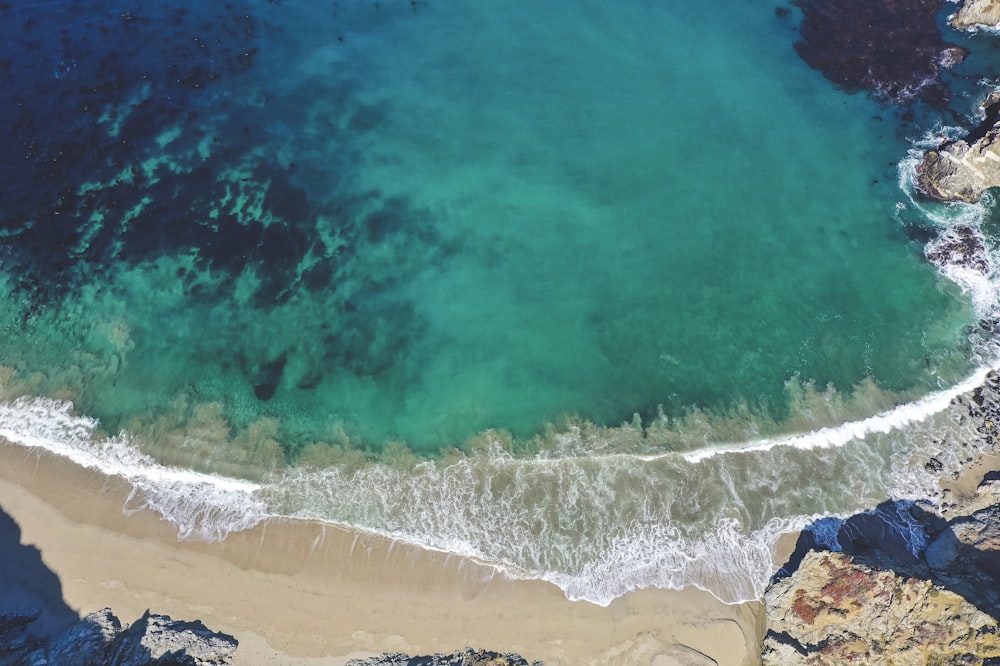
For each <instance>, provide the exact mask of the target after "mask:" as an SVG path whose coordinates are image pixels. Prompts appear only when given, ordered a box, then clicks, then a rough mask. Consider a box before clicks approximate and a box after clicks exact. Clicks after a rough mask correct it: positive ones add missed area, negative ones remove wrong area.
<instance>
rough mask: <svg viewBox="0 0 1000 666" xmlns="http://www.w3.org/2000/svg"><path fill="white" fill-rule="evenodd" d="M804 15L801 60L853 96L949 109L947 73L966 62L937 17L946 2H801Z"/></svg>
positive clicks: (797, 47)
mask: <svg viewBox="0 0 1000 666" xmlns="http://www.w3.org/2000/svg"><path fill="white" fill-rule="evenodd" d="M794 4H795V5H796V6H798V7H799V8H801V9H802V13H803V19H802V23H801V25H800V27H799V32H800V34H801V36H802V39H801V40H800V41H799V42H798V43H796V44H795V50H796V52H798V54H799V56H800V57H801V58H802V59H803V60H804V61H805V62H806V63H807V64H808V65H809V66H810V67H812V68H814V69H818V70H819V71H821V72H822V73H823V76H825V77H826V78H827V79H829V80H830V81H832V82H834V83H835V84H837V85H838V86H840V87H841V88H843V89H844V90H845V91H847V92H851V93H853V92H859V91H866V92H869V93H871V94H872V95H873V96H874V97H875V98H876V99H878V100H879V101H880V102H883V103H888V104H907V103H910V102H914V101H922V102H925V103H926V104H928V105H929V106H931V107H934V108H937V109H943V108H944V107H945V106H947V104H948V102H949V99H950V96H951V94H950V92H949V90H948V88H947V86H946V85H945V84H944V82H943V81H942V80H941V71H942V69H943V68H944V67H945V66H950V65H952V64H955V63H957V62H961V60H962V59H963V58H964V57H965V55H966V51H965V50H964V49H962V48H960V47H958V46H955V45H954V44H948V43H946V42H945V41H944V39H943V38H942V36H941V32H940V30H939V29H938V26H937V23H936V20H935V17H936V15H937V13H938V11H939V10H940V9H941V5H942V3H941V2H940V0H795V2H794Z"/></svg>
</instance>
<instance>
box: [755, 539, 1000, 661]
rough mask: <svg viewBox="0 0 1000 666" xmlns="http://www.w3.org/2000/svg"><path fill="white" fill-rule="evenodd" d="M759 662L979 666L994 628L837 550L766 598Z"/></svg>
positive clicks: (911, 581) (997, 645)
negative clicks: (964, 665) (762, 648)
mask: <svg viewBox="0 0 1000 666" xmlns="http://www.w3.org/2000/svg"><path fill="white" fill-rule="evenodd" d="M764 604H765V608H766V610H767V618H768V632H767V635H766V636H765V640H764V650H763V653H762V663H763V664H764V665H765V666H767V665H775V666H777V665H779V664H780V665H781V666H794V665H795V664H803V665H805V664H809V665H811V666H823V665H825V664H831V665H833V664H845V663H863V664H869V665H872V666H877V665H879V664H887V665H888V664H903V663H906V664H928V663H940V664H984V663H989V662H987V660H988V659H1000V626H998V623H997V620H996V619H995V618H994V617H992V616H990V615H988V614H986V613H984V612H982V611H980V610H979V609H977V608H976V607H975V606H973V605H972V604H970V603H969V602H967V601H966V600H965V599H963V598H962V597H960V596H959V595H957V594H955V593H953V592H950V591H948V590H945V589H943V588H941V587H938V586H936V585H934V584H933V583H931V582H930V581H927V580H921V579H918V578H903V577H901V576H898V575H897V574H896V573H895V572H893V571H879V570H876V569H872V568H870V567H867V566H864V565H861V564H858V563H856V562H854V560H853V558H851V557H850V556H848V555H844V554H843V553H833V552H828V551H827V552H824V551H811V552H809V553H808V554H807V555H806V557H805V558H804V559H803V560H802V562H801V564H800V565H799V568H798V569H797V570H796V571H795V572H794V573H793V574H792V575H790V576H789V577H787V578H784V579H782V580H779V581H777V582H775V583H774V584H772V586H771V587H770V588H769V589H768V591H767V593H766V594H765V597H764Z"/></svg>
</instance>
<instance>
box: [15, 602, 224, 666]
mask: <svg viewBox="0 0 1000 666" xmlns="http://www.w3.org/2000/svg"><path fill="white" fill-rule="evenodd" d="M38 615H39V613H38V612H37V611H28V612H25V613H8V614H6V615H3V616H0V644H2V646H3V647H2V648H0V666H8V665H9V666H15V665H16V666H96V665H97V664H100V665H101V666H224V665H226V664H229V663H231V661H232V658H233V653H234V652H235V651H236V647H237V641H236V639H235V638H233V637H232V636H228V635H226V634H222V633H216V632H213V631H211V630H209V629H208V628H207V627H205V625H204V624H202V623H201V622H198V621H195V622H182V621H178V620H172V619H170V618H169V617H168V616H166V615H151V614H150V613H149V611H146V613H145V614H144V615H143V616H142V617H141V618H139V619H138V620H136V621H135V622H134V623H133V624H132V626H130V627H128V628H127V629H122V623H121V622H120V621H119V620H118V618H117V617H115V615H114V614H113V613H112V612H111V610H110V609H108V608H105V609H104V610H100V611H97V612H96V613H91V614H90V615H87V616H86V617H84V618H82V619H80V621H78V622H76V623H74V624H72V625H70V626H69V627H67V628H66V629H64V630H63V631H62V632H60V633H59V634H57V635H56V636H54V637H52V638H51V639H49V640H47V641H45V640H41V639H37V638H33V637H31V635H30V634H29V631H28V630H29V625H30V624H31V623H32V622H33V621H34V620H35V619H36V618H37V617H38Z"/></svg>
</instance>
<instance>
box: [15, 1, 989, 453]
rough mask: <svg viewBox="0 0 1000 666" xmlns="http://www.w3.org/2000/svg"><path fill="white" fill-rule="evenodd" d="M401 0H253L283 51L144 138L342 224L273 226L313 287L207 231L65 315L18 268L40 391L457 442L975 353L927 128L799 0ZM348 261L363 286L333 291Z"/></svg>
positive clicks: (18, 351)
mask: <svg viewBox="0 0 1000 666" xmlns="http://www.w3.org/2000/svg"><path fill="white" fill-rule="evenodd" d="M383 4H384V7H382V8H381V9H375V8H373V7H368V6H365V7H360V6H357V7H352V8H349V9H341V10H339V11H340V14H339V15H334V14H335V12H333V11H332V10H330V11H322V12H320V11H317V10H316V8H315V7H314V6H313V5H312V4H310V3H295V2H283V3H281V6H280V8H277V7H265V6H260V7H258V6H256V5H255V6H254V9H255V11H257V12H259V14H260V15H261V16H263V17H265V18H266V19H267V26H268V27H266V28H265V27H262V28H261V30H260V32H261V35H262V36H261V44H260V53H259V55H258V56H257V61H256V62H257V64H256V66H255V68H254V69H253V70H252V71H251V72H250V73H249V74H247V75H246V76H244V77H243V78H240V79H238V80H234V81H233V82H224V83H223V84H222V85H223V87H221V88H218V89H216V92H214V93H213V96H211V97H208V98H206V99H203V100H201V101H200V102H199V103H200V104H202V105H203V106H204V108H203V109H201V115H200V116H198V118H199V119H198V120H197V121H196V122H195V123H193V124H188V125H184V124H181V125H169V126H164V127H162V128H161V131H160V132H158V133H157V134H158V137H157V139H158V140H150V141H149V142H147V143H146V144H144V145H141V146H139V147H138V148H137V150H138V151H139V152H140V153H141V154H142V155H143V156H145V157H146V158H147V159H150V160H154V161H159V162H162V163H164V164H168V165H171V166H170V168H169V169H163V170H162V171H161V173H162V174H163V176H162V177H164V178H170V177H171V176H170V173H171V170H172V171H173V172H174V173H179V172H190V171H191V170H193V169H195V168H196V167H197V165H198V164H199V160H200V159H201V158H200V157H198V156H199V155H203V154H205V153H206V152H212V151H216V152H215V153H213V155H215V156H218V155H221V157H219V158H218V160H217V161H216V162H213V165H218V164H220V163H221V164H223V165H226V166H227V167H228V171H225V170H218V171H216V172H214V173H212V174H210V175H211V177H214V178H215V179H217V180H218V181H221V182H231V185H232V187H231V188H230V192H231V195H232V197H231V198H230V199H225V200H223V199H219V200H217V201H216V203H215V207H214V209H215V210H216V212H217V211H218V210H223V211H225V210H230V209H234V208H235V207H236V206H237V204H238V202H240V201H243V200H250V201H251V203H252V202H253V196H255V195H254V194H253V187H254V186H255V184H256V185H258V186H259V187H258V190H257V193H258V194H259V193H260V191H263V190H262V189H261V188H264V189H266V188H267V187H268V186H269V185H268V183H271V185H270V187H272V188H273V187H274V185H273V183H274V182H277V176H275V174H279V173H280V177H281V178H283V179H286V180H287V181H288V182H290V183H292V184H293V185H294V186H295V187H298V188H301V189H302V191H304V192H305V193H306V194H307V196H308V199H309V205H310V207H311V210H312V213H311V215H310V216H308V217H307V218H305V219H291V218H288V219H281V217H280V216H272V217H274V221H272V222H268V224H277V225H281V224H285V225H288V226H289V228H291V227H292V226H296V228H299V229H302V230H304V234H305V237H306V238H308V239H310V241H309V242H313V241H315V240H316V239H320V240H321V241H322V243H321V244H316V245H312V246H311V247H312V249H310V250H308V251H307V252H305V253H304V254H303V258H302V259H301V261H300V262H299V264H298V267H297V269H296V270H295V271H293V273H292V274H290V275H291V277H290V278H289V279H290V280H292V279H294V280H297V281H295V282H293V283H292V284H291V286H290V291H291V295H290V296H289V297H288V298H287V299H285V300H284V301H281V302H279V301H276V300H275V301H269V300H267V299H263V300H262V298H261V297H260V289H259V287H260V282H261V281H260V279H259V276H258V275H257V273H255V270H254V266H253V265H252V264H248V265H246V266H237V267H236V268H232V267H230V268H229V269H228V271H229V272H228V273H226V272H224V271H222V272H220V271H219V270H218V269H216V268H206V267H205V266H203V265H200V264H199V261H198V258H199V251H198V250H197V248H194V249H191V250H190V251H186V252H166V253H161V254H160V255H151V256H150V257H149V258H146V259H143V260H141V261H128V262H126V261H124V259H123V261H121V262H116V263H112V264H110V265H107V266H104V267H101V269H100V270H97V271H95V272H94V273H93V274H92V279H91V281H90V282H89V283H87V284H85V285H83V286H82V287H81V288H80V289H79V290H77V291H75V292H74V293H71V294H69V295H68V296H64V297H61V298H60V299H57V300H55V301H50V302H46V303H43V304H41V305H38V304H34V305H33V304H32V303H30V302H28V301H26V300H25V299H24V298H23V297H21V296H19V294H18V293H17V292H16V291H15V290H13V289H12V290H11V291H8V292H7V296H6V297H5V298H4V299H3V300H2V307H3V312H2V317H3V319H2V326H3V330H4V332H5V336H4V339H3V340H2V341H0V359H2V364H3V365H7V366H10V367H13V368H15V369H16V370H17V373H18V374H17V377H18V378H19V381H20V383H21V384H23V385H25V386H27V387H29V389H30V390H32V391H37V392H41V393H48V394H55V395H60V396H65V397H70V398H71V399H73V400H74V401H75V403H76V405H77V407H78V409H80V410H81V411H82V412H84V413H87V414H90V415H93V416H97V417H99V418H100V419H101V421H102V425H103V427H105V428H106V429H108V430H109V431H112V432H114V431H116V430H117V429H118V428H121V427H128V428H130V429H133V430H138V431H140V432H142V431H143V430H144V429H145V430H146V431H148V432H150V433H153V434H156V435H158V436H162V435H163V433H164V432H167V431H174V430H184V429H185V428H187V429H188V430H191V431H194V430H196V429H197V428H200V427H202V426H204V427H205V428H208V429H210V430H212V431H213V432H214V433H215V434H216V436H219V437H229V438H234V437H236V438H238V437H240V436H245V435H246V433H247V432H249V431H250V430H252V429H256V430H254V432H255V433H256V434H255V435H254V436H253V437H250V439H254V441H259V440H260V439H261V438H263V439H266V440H267V441H268V442H270V444H268V446H270V447H272V448H273V447H276V446H280V447H282V448H284V450H285V451H286V452H295V451H297V450H299V449H300V448H301V447H303V446H305V445H308V444H310V443H313V442H326V443H339V444H346V445H348V446H352V447H358V448H367V449H378V448H379V447H380V446H381V445H382V444H383V443H384V442H386V441H402V442H405V443H406V444H407V445H409V446H410V447H412V448H415V449H417V450H419V451H421V452H423V453H425V454H435V453H436V452H437V451H439V450H440V449H442V448H445V447H448V446H459V445H462V443H463V442H465V441H466V440H468V438H470V437H472V436H474V435H475V434H477V433H479V432H481V431H483V430H485V429H489V428H495V429H500V430H505V431H509V432H510V433H512V434H513V435H514V436H515V437H516V438H518V439H519V440H526V439H529V438H530V437H532V436H534V435H536V434H538V433H540V432H542V431H543V430H544V429H545V427H546V425H547V424H551V423H558V422H561V421H562V420H564V419H566V418H567V417H569V418H574V419H578V420H584V421H590V422H594V423H596V424H602V425H616V424H619V423H622V422H626V421H632V419H633V415H634V414H636V413H638V414H639V415H640V416H641V417H642V419H643V420H644V422H646V423H647V424H648V423H650V422H651V421H652V420H655V419H656V418H657V416H658V415H665V416H668V417H679V416H682V415H684V414H686V413H688V412H690V411H691V410H692V409H695V408H697V409H699V410H703V411H707V412H709V413H715V414H725V413H727V412H733V411H734V410H735V411H739V412H740V413H741V414H744V415H749V416H747V417H746V418H747V420H748V421H749V422H754V421H755V419H756V420H759V422H760V424H771V423H772V422H773V421H782V420H784V419H788V418H789V417H792V416H793V414H792V408H791V406H790V404H789V399H790V393H789V385H790V384H789V383H790V382H792V383H796V384H813V385H815V386H816V387H818V389H819V390H823V389H824V388H825V387H828V386H829V387H832V388H834V389H836V390H837V391H838V392H840V393H841V394H848V395H849V394H850V393H851V391H852V390H853V388H854V387H855V386H857V385H858V384H859V383H862V382H865V383H866V384H867V385H869V386H872V385H873V386H875V387H877V389H879V390H880V391H882V392H884V393H885V394H886V395H888V396H890V397H889V398H888V399H889V400H890V401H891V400H892V399H893V398H892V396H896V397H898V398H899V399H902V398H903V397H904V396H914V395H919V394H921V393H923V392H925V391H926V390H928V389H929V388H933V387H936V386H938V385H939V384H940V383H942V382H943V383H948V382H950V381H953V380H954V379H956V378H957V377H959V376H961V375H962V374H963V373H964V372H965V371H966V370H967V368H968V361H967V355H968V352H967V349H966V336H967V333H966V331H965V329H964V327H965V326H966V325H968V324H969V323H970V322H971V321H972V315H971V314H970V312H969V309H968V307H967V305H966V303H965V302H964V300H963V298H962V297H961V295H960V294H959V293H958V291H957V289H956V288H954V287H953V286H950V284H949V283H947V282H945V281H944V280H943V279H942V278H941V277H940V276H938V275H937V274H936V273H935V271H934V269H933V267H931V266H930V265H928V264H927V263H926V262H925V261H924V260H923V258H922V254H921V247H920V246H919V245H918V244H917V243H915V242H913V241H909V240H907V238H906V236H905V235H904V234H903V233H902V230H901V229H900V228H899V224H898V222H896V221H895V219H894V216H893V212H894V210H895V207H896V204H897V202H899V201H901V200H902V197H903V195H902V193H901V192H900V191H899V189H898V187H897V184H896V170H895V164H896V162H897V161H898V160H899V159H900V158H901V157H902V156H903V155H904V154H905V152H906V148H907V146H908V144H906V142H905V141H904V140H903V139H901V138H900V137H899V136H897V127H896V124H895V123H896V119H895V118H894V117H893V116H892V114H891V113H888V112H884V111H882V110H880V109H879V108H878V107H877V106H876V105H875V104H874V103H873V102H871V101H870V100H868V99H866V98H864V97H862V96H846V95H844V94H843V93H840V92H838V91H836V90H834V89H833V88H832V87H831V86H830V84H829V83H828V82H827V81H826V80H824V79H823V78H822V77H821V76H820V75H819V74H818V73H816V72H813V71H811V70H809V69H808V68H807V67H806V66H805V65H804V64H803V63H802V62H801V61H799V60H798V58H797V57H796V56H795V53H794V51H793V50H792V46H791V45H792V43H793V41H794V39H795V33H794V23H793V22H792V20H791V19H787V18H785V19H782V18H779V17H776V16H775V13H774V10H773V7H771V6H761V5H754V4H752V3H742V4H741V3H728V5H727V7H726V10H725V11H721V10H719V11H716V10H714V9H713V10H712V11H710V12H705V11H704V8H702V7H700V6H698V5H678V4H677V3H653V2H640V3H634V4H632V5H630V6H628V7H617V6H613V5H608V4H606V3H583V4H581V3H569V2H562V1H561V0H560V1H558V2H554V3H546V4H545V5H544V6H540V5H538V4H537V3H528V2H514V3H508V4H507V5H505V6H504V7H503V8H502V11H501V10H499V9H498V8H497V7H494V6H490V5H483V4H482V3H472V2H452V3H441V4H438V3H428V4H427V5H426V6H424V5H420V6H419V7H418V8H417V9H416V10H411V8H410V6H409V5H408V4H404V3H399V4H397V3H383ZM337 37H342V38H343V39H342V41H338V39H337ZM220 100H224V101H225V104H222V103H220ZM123 108H127V100H125V101H123ZM124 113H127V112H124ZM246 117H251V118H254V119H256V120H254V121H245V120H244V118H246ZM244 122H251V123H253V122H255V123H256V124H255V125H252V126H253V130H254V131H253V132H243V133H241V132H239V130H238V127H239V126H240V125H241V124H243V123H244ZM109 131H110V130H109ZM199 132H201V133H203V134H204V135H205V136H210V135H212V133H213V132H214V133H217V134H218V135H221V136H223V137H224V138H225V141H226V142H228V144H227V145H230V146H235V147H234V148H232V149H231V150H230V152H228V153H225V152H218V150H217V149H215V148H205V144H204V142H203V140H202V139H200V138H199V137H200V136H202V135H201V134H199ZM178 133H179V134H178ZM175 134H176V135H177V136H179V137H180V138H179V139H174V140H173V141H168V139H171V138H173V136H174V135H175ZM194 146H201V150H202V152H201V153H198V152H197V151H196V150H195V149H194V148H193V147H194ZM263 163H266V164H268V165H269V168H270V169H271V171H270V172H267V173H270V174H271V175H270V176H267V178H270V179H271V180H267V179H266V178H265V177H264V176H260V175H259V174H260V173H261V172H260V171H259V170H256V171H255V168H256V167H259V165H260V164H263ZM84 182H89V181H88V179H86V178H82V177H81V182H80V184H77V186H79V185H81V184H82V183H84ZM234 202H237V203H234ZM344 202H350V205H349V206H348V205H347V204H345V203H344ZM258 204H259V200H258ZM345 207H346V210H347V211H348V212H346V213H344V212H343V210H345ZM212 210H213V208H212V207H208V208H199V209H194V210H192V213H191V214H192V215H203V216H210V215H213V214H215V213H212ZM260 214H261V213H260V209H259V208H255V207H254V205H251V206H250V207H249V208H247V209H244V211H243V212H242V213H240V215H242V216H244V218H251V217H254V216H255V215H258V216H259V215H260ZM345 216H346V217H345ZM347 217H349V218H350V220H347V221H345V219H346V218H347ZM268 219H271V218H268ZM359 220H360V222H359ZM126 224H128V223H127V222H126ZM347 229H354V231H352V232H350V233H348V231H346V230H347ZM358 229H360V231H358ZM126 253H127V251H123V252H122V255H123V256H124V254H126ZM341 253H342V254H341ZM334 254H336V255H337V256H338V257H343V258H342V259H340V260H339V261H340V263H339V264H338V265H339V268H338V272H337V273H336V275H335V278H334V282H335V284H334V286H333V287H331V288H329V289H315V290H310V289H306V288H304V287H303V286H302V285H303V284H304V281H305V279H306V274H307V273H308V270H309V268H310V266H312V265H313V264H314V262H316V261H318V260H319V258H322V257H327V258H329V257H331V256H333V255H334ZM0 266H2V265H0ZM275 364H279V365H281V369H280V371H278V372H277V375H278V377H277V379H276V384H275V386H274V387H273V389H274V390H273V395H270V396H267V397H264V398H262V397H261V395H260V393H261V390H260V389H259V385H260V384H261V383H262V382H263V380H261V379H260V378H261V377H265V376H267V375H268V373H269V370H268V368H271V369H273V368H274V367H275ZM265 393H266V392H265ZM206 405H219V406H218V407H210V408H206V407H205V406H206ZM206 409H208V410H209V412H211V418H209V417H206V416H205V414H206V411H205V410H206ZM212 410H215V411H212ZM859 410H860V412H864V411H865V407H864V406H862V407H860V408H859ZM856 415H857V414H841V415H839V418H844V419H846V418H848V417H850V416H856ZM209 421H210V422H211V426H210V427H209V426H206V425H205V423H207V422H209ZM760 424H756V425H755V424H754V423H748V424H747V426H746V432H748V433H750V432H753V431H754V429H755V428H760V427H765V426H761V425H760ZM766 427H772V428H773V427H775V426H773V425H771V426H766ZM778 428H779V429H780V426H779V427H778ZM227 429H229V430H228V432H227ZM220 433H221V434H220ZM262 433H263V434H262ZM255 438H256V439H255ZM169 441H171V442H174V441H175V440H173V439H171V440H169ZM178 441H179V440H178ZM152 446H154V448H155V446H156V445H155V444H153V445H152ZM178 446H179V444H178ZM255 446H257V445H255ZM269 451H270V449H269ZM272 453H273V451H272V452H269V453H266V454H261V456H263V457H262V460H263V461H264V462H266V461H268V460H271V457H269V456H272ZM254 455H256V454H254Z"/></svg>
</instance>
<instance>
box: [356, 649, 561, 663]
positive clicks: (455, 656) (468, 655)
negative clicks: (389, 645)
mask: <svg viewBox="0 0 1000 666" xmlns="http://www.w3.org/2000/svg"><path fill="white" fill-rule="evenodd" d="M347 666H542V662H540V661H535V662H530V663H529V662H528V660H526V659H525V658H524V657H522V656H521V655H519V654H501V653H499V652H490V651H489V650H473V649H472V648H470V647H467V648H465V650H462V651H460V652H454V653H452V654H435V655H430V656H426V657H411V656H410V655H408V654H403V653H401V652H400V653H388V654H384V655H382V656H380V657H371V658H369V659H353V660H351V661H349V662H347Z"/></svg>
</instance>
